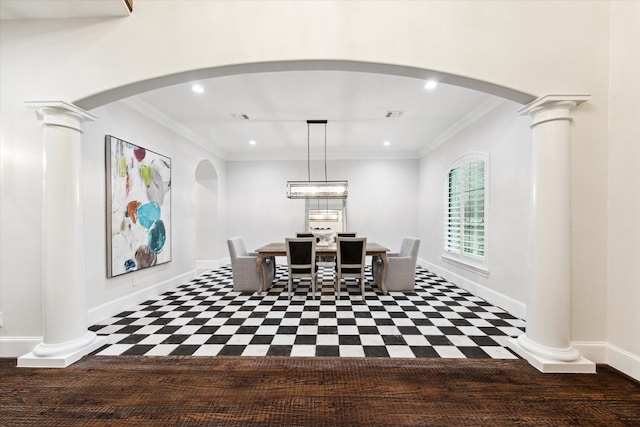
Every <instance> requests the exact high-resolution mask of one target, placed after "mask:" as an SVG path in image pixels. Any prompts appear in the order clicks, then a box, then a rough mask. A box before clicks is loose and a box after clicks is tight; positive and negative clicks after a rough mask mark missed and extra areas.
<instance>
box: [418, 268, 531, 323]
mask: <svg viewBox="0 0 640 427" xmlns="http://www.w3.org/2000/svg"><path fill="white" fill-rule="evenodd" d="M418 265H420V266H421V267H424V268H426V269H427V270H429V271H431V272H433V273H435V274H437V275H438V276H440V277H442V278H443V279H446V280H448V281H449V282H451V283H455V284H456V285H457V286H460V287H461V288H462V289H465V290H467V291H469V292H471V293H472V294H474V295H476V296H478V297H480V298H482V299H485V300H487V301H488V302H490V303H491V304H493V305H495V306H497V307H500V308H502V309H503V310H506V311H507V312H509V313H511V314H512V315H514V316H516V317H518V318H520V319H524V318H525V317H526V315H527V306H526V305H525V304H524V303H521V302H520V301H516V300H514V299H513V298H511V297H508V296H506V295H504V294H501V293H500V292H496V291H494V290H493V289H489V288H487V287H486V286H482V285H481V284H479V283H476V282H474V281H473V280H469V279H467V278H465V277H462V276H460V275H459V274H456V273H453V272H452V271H449V270H447V269H446V268H443V267H441V266H439V265H435V264H432V263H430V262H429V261H426V260H424V259H418Z"/></svg>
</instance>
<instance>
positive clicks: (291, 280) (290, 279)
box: [289, 276, 293, 299]
mask: <svg viewBox="0 0 640 427" xmlns="http://www.w3.org/2000/svg"><path fill="white" fill-rule="evenodd" d="M292 282H293V279H292V278H291V276H289V299H291V283H292Z"/></svg>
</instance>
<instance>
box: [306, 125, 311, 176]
mask: <svg viewBox="0 0 640 427" xmlns="http://www.w3.org/2000/svg"><path fill="white" fill-rule="evenodd" d="M309 132H310V131H309V122H307V181H311V148H310V146H311V141H310V138H311V137H310V136H309V135H310V133H309Z"/></svg>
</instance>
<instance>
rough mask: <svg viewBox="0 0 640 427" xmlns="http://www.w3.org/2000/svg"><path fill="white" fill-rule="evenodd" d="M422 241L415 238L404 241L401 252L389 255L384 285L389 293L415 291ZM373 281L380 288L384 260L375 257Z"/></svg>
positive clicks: (407, 238) (406, 238)
mask: <svg viewBox="0 0 640 427" xmlns="http://www.w3.org/2000/svg"><path fill="white" fill-rule="evenodd" d="M419 248H420V240H419V239H417V238H415V237H405V238H404V239H402V246H401V247H400V252H394V253H389V254H388V257H389V265H388V266H387V275H386V276H385V278H384V284H385V286H386V288H387V290H388V291H413V288H414V286H415V283H416V264H417V262H418V249H419ZM372 270H373V280H374V282H375V283H376V285H377V286H380V279H381V275H382V259H380V257H374V258H373V262H372Z"/></svg>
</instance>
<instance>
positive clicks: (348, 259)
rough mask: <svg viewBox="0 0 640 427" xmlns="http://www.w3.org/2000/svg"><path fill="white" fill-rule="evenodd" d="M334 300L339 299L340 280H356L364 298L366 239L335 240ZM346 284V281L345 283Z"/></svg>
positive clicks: (345, 238) (346, 238)
mask: <svg viewBox="0 0 640 427" xmlns="http://www.w3.org/2000/svg"><path fill="white" fill-rule="evenodd" d="M336 246H337V253H338V256H337V257H336V283H335V287H336V298H340V286H341V282H342V279H347V278H353V279H357V280H358V282H359V284H360V293H361V294H362V298H364V284H365V279H364V267H365V259H366V255H367V238H366V237H338V238H337V239H336ZM345 283H346V281H345Z"/></svg>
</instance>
